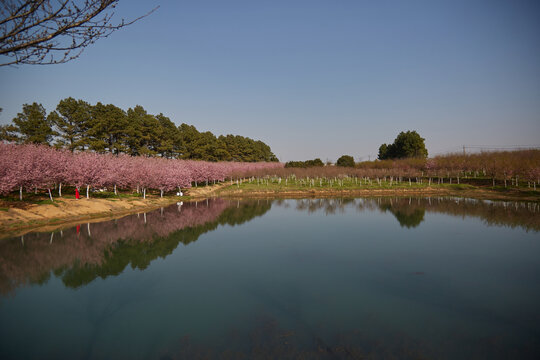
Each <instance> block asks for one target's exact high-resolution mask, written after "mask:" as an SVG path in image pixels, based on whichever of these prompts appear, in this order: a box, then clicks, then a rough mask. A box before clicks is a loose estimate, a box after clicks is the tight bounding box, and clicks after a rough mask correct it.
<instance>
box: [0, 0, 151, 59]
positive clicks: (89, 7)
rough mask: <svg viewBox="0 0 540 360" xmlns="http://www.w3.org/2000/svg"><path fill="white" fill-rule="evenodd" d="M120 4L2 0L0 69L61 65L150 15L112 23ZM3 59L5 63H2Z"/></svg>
mask: <svg viewBox="0 0 540 360" xmlns="http://www.w3.org/2000/svg"><path fill="white" fill-rule="evenodd" d="M119 1H120V0H37V1H31V0H24V1H23V0H1V1H0V66H7V65H16V64H39V65H45V64H60V63H65V62H68V61H70V60H73V59H76V58H77V57H79V56H80V55H81V53H82V52H83V50H84V48H86V47H87V46H89V45H91V44H93V43H95V42H96V41H97V40H98V39H101V38H104V37H107V36H109V35H111V34H112V33H113V32H115V31H116V30H119V29H121V28H123V27H125V26H128V25H131V24H133V23H134V22H136V21H138V20H140V19H142V18H144V17H146V16H148V15H150V14H151V13H153V12H154V11H155V10H156V9H157V8H158V7H159V6H158V7H156V8H154V9H152V10H151V11H150V12H148V13H147V14H145V15H142V16H140V17H138V18H136V19H134V20H130V21H127V22H126V21H125V20H124V19H122V20H121V21H120V22H119V23H112V18H113V16H114V8H115V7H116V5H117V4H118V2H119ZM3 59H4V60H3Z"/></svg>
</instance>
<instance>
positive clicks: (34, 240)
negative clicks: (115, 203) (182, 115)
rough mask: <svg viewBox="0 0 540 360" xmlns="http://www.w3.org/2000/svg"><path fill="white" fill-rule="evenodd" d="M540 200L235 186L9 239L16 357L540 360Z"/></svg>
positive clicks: (5, 329) (5, 268)
mask: <svg viewBox="0 0 540 360" xmlns="http://www.w3.org/2000/svg"><path fill="white" fill-rule="evenodd" d="M539 231H540V205H539V204H537V203H515V202H490V201H480V200H473V199H460V198H357V199H337V198H336V199H300V200H223V199H211V200H205V201H202V202H192V203H183V204H182V203H179V204H177V205H173V206H170V207H167V208H163V209H158V210H156V211H153V212H149V213H144V214H143V213H140V214H134V215H130V216H126V217H123V218H120V219H116V220H111V221H106V222H100V223H88V224H87V223H84V224H80V225H78V226H75V227H70V228H63V229H60V228H59V229H55V230H54V231H51V230H49V231H48V232H34V233H27V234H24V235H17V236H12V237H4V238H3V239H0V358H2V359H75V358H77V359H113V358H114V359H207V358H210V359H212V358H218V359H220V358H227V359H237V358H238V359H248V358H249V359H257V358H281V359H288V358H289V359H297V358H306V359H311V358H315V359H360V358H370V359H389V358H391V359H394V358H395V359H479V358H481V359H510V358H511V359H538V358H540V357H539V356H540V232H539Z"/></svg>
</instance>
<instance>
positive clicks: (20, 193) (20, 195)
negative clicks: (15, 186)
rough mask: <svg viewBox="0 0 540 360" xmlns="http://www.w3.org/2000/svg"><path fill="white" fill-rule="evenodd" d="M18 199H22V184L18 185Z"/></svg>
mask: <svg viewBox="0 0 540 360" xmlns="http://www.w3.org/2000/svg"><path fill="white" fill-rule="evenodd" d="M19 200H21V201H22V186H20V187H19Z"/></svg>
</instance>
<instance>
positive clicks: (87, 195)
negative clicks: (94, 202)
mask: <svg viewBox="0 0 540 360" xmlns="http://www.w3.org/2000/svg"><path fill="white" fill-rule="evenodd" d="M86 198H87V199H90V185H86Z"/></svg>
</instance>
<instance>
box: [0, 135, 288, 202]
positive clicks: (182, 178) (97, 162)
mask: <svg viewBox="0 0 540 360" xmlns="http://www.w3.org/2000/svg"><path fill="white" fill-rule="evenodd" d="M281 167H283V164H281V163H275V162H274V163H266V162H258V163H244V162H207V161H195V160H176V159H165V158H150V157H142V156H141V157H131V156H128V155H119V156H115V155H111V154H98V153H94V152H78V153H72V152H69V151H66V150H58V149H55V148H52V147H48V146H42V145H30V144H28V145H16V144H11V143H0V194H7V193H9V192H12V191H15V190H17V189H26V190H34V189H50V188H52V187H55V186H56V185H58V186H61V185H69V186H75V187H77V188H80V187H87V188H88V187H89V188H101V187H110V188H112V187H118V188H121V189H141V190H146V189H155V190H161V191H162V192H166V191H171V190H174V189H177V188H189V187H191V185H192V184H193V183H201V182H211V181H224V180H225V179H227V178H230V177H231V176H232V174H239V173H248V172H253V171H257V170H263V169H269V168H281Z"/></svg>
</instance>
